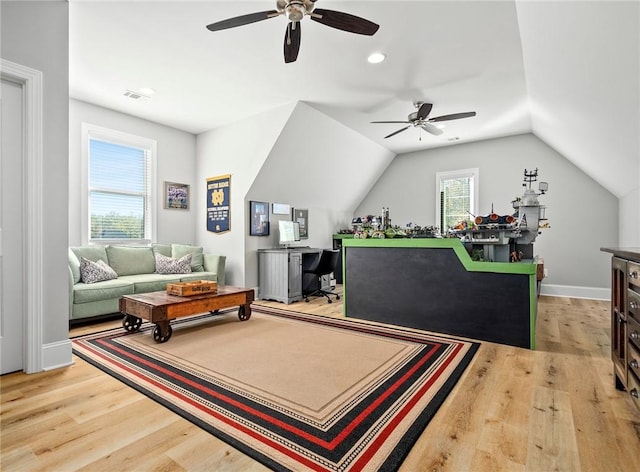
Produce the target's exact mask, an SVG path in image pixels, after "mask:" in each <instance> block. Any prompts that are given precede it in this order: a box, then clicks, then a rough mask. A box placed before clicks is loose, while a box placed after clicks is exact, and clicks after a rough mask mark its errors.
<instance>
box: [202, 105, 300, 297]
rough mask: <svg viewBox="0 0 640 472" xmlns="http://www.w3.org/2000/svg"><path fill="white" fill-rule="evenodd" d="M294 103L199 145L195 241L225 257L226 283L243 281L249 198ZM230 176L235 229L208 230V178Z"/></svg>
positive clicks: (205, 138)
mask: <svg viewBox="0 0 640 472" xmlns="http://www.w3.org/2000/svg"><path fill="white" fill-rule="evenodd" d="M294 106H295V104H290V105H285V106H282V107H279V108H276V109H274V110H271V111H269V112H265V113H261V114H258V115H255V116H253V117H250V118H247V119H246V120H242V121H239V122H237V123H233V124H230V125H227V126H223V127H220V128H216V129H214V130H211V131H208V132H206V133H202V134H200V135H198V136H197V140H196V175H197V176H198V181H197V182H196V184H195V186H194V188H195V195H196V199H195V200H194V208H195V210H196V215H197V218H196V240H197V243H198V244H199V245H201V246H202V247H204V249H205V252H209V253H213V254H222V255H225V256H226V257H227V263H226V282H227V284H229V285H239V286H251V285H247V284H246V282H245V239H246V238H247V237H248V229H247V224H248V220H247V213H248V208H247V205H245V197H246V195H247V192H248V191H249V188H250V187H251V185H252V184H253V181H254V180H255V178H256V175H258V172H260V168H261V167H262V165H263V163H264V162H265V160H266V159H267V157H268V156H269V152H270V151H271V149H272V147H273V145H274V143H275V142H276V139H277V138H278V136H279V134H280V132H281V131H282V128H283V127H284V125H285V123H286V122H287V119H288V118H289V116H290V114H291V111H292V109H293V107H294ZM226 174H231V190H230V199H231V202H230V204H231V230H230V231H228V232H226V233H222V234H218V233H212V232H209V231H207V220H206V211H207V207H206V201H205V200H206V198H205V196H206V178H207V177H215V176H218V175H226Z"/></svg>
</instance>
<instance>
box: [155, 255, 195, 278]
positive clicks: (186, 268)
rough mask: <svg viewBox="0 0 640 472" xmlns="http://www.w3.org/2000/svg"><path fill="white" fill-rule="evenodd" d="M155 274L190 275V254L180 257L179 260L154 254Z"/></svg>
mask: <svg viewBox="0 0 640 472" xmlns="http://www.w3.org/2000/svg"><path fill="white" fill-rule="evenodd" d="M155 256H156V274H190V273H191V254H187V255H185V256H182V257H181V258H180V259H174V258H173V257H166V256H163V255H162V254H159V253H156V254H155Z"/></svg>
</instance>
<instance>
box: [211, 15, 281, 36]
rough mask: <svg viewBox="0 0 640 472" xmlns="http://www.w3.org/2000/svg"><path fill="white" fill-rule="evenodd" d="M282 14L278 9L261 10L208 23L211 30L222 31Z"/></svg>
mask: <svg viewBox="0 0 640 472" xmlns="http://www.w3.org/2000/svg"><path fill="white" fill-rule="evenodd" d="M276 16H280V13H279V12H278V11H277V10H269V11H259V12H256V13H249V14H248V15H242V16H236V17H235V18H229V19H228V20H222V21H218V22H216V23H211V24H210V25H207V29H208V30H209V31H220V30H224V29H229V28H235V27H236V26H244V25H248V24H250V23H255V22H257V21H262V20H268V19H269V18H275V17H276Z"/></svg>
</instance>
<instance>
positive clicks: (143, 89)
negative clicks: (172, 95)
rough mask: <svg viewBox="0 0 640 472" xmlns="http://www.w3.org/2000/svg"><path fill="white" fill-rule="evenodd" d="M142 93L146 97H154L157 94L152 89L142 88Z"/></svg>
mask: <svg viewBox="0 0 640 472" xmlns="http://www.w3.org/2000/svg"><path fill="white" fill-rule="evenodd" d="M140 93H142V94H144V95H153V94H154V93H156V91H155V90H153V89H152V88H151V87H141V88H140Z"/></svg>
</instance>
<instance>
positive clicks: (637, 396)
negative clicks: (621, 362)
mask: <svg viewBox="0 0 640 472" xmlns="http://www.w3.org/2000/svg"><path fill="white" fill-rule="evenodd" d="M627 390H628V392H629V396H630V397H631V401H632V402H633V403H634V404H635V406H636V407H638V409H640V381H639V380H638V377H636V376H635V374H633V372H629V375H628V376H627Z"/></svg>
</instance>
